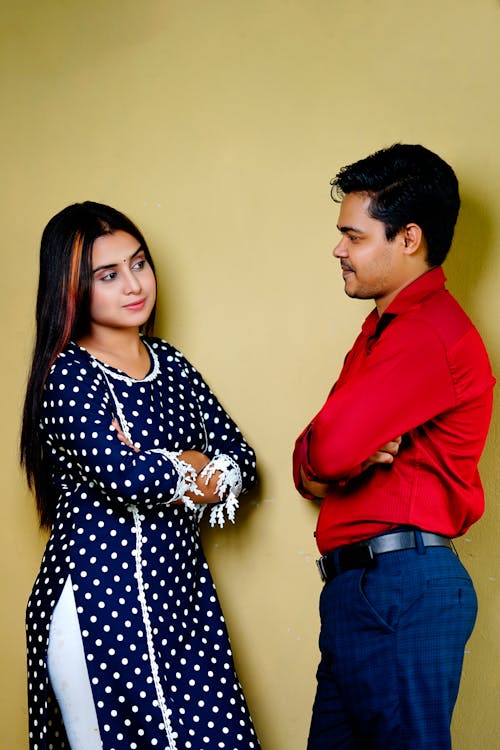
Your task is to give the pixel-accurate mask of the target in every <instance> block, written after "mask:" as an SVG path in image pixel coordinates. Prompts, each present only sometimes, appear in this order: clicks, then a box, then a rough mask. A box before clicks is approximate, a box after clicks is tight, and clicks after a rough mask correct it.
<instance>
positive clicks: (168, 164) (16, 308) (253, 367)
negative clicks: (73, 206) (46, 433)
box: [0, 0, 500, 750]
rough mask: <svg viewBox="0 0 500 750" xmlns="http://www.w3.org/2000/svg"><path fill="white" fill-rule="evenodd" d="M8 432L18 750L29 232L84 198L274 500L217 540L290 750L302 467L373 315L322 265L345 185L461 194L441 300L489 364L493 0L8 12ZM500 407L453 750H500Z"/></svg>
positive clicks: (301, 649) (241, 636) (244, 643)
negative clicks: (364, 161)
mask: <svg viewBox="0 0 500 750" xmlns="http://www.w3.org/2000/svg"><path fill="white" fill-rule="evenodd" d="M0 13H1V16H0V64H1V77H2V87H1V110H2V115H1V122H2V138H1V140H0V164H1V165H2V180H1V189H2V193H3V194H2V200H1V210H2V213H3V216H2V271H1V274H0V280H1V281H0V283H1V294H0V306H1V320H2V321H3V331H4V336H5V339H4V345H3V356H2V361H3V367H2V374H1V378H2V388H1V398H2V402H1V403H2V405H1V414H2V430H1V431H0V441H1V455H2V471H1V473H0V478H1V497H2V504H1V510H0V513H1V524H0V532H1V540H0V541H1V545H0V550H1V554H2V575H1V577H0V578H1V585H2V592H1V597H2V598H1V602H2V634H1V638H0V647H1V649H2V662H1V663H2V669H1V670H0V680H1V687H0V707H1V708H0V710H1V712H2V713H1V715H0V727H1V730H2V746H3V747H5V748H9V750H17V749H18V748H19V749H21V748H25V747H26V729H25V713H26V704H25V672H24V670H25V666H24V635H23V613H24V605H25V601H26V598H27V596H28V592H29V590H30V587H31V584H32V581H33V579H34V576H35V573H36V570H37V568H38V564H39V560H40V556H41V552H42V547H43V541H44V540H43V537H42V536H40V535H39V533H38V531H37V528H36V520H35V515H34V511H33V507H32V501H31V498H30V497H29V496H28V493H27V492H26V490H25V487H24V484H23V481H22V477H21V475H20V473H19V470H18V468H17V456H16V450H17V440H18V425H19V413H20V409H21V402H22V396H23V386H24V379H25V373H26V368H27V365H28V360H29V353H30V348H31V340H32V339H31V337H32V330H33V308H34V295H35V287H36V276H37V261H36V253H37V248H38V243H39V237H40V233H41V230H42V227H43V226H44V224H45V222H46V221H47V220H48V218H49V217H50V216H51V215H52V214H54V213H55V212H56V211H58V210H59V209H60V208H62V207H63V206H65V205H67V204H68V203H70V202H73V201H75V200H85V199H87V198H90V199H94V200H98V201H104V202H108V203H111V204H112V205H116V206H117V207H118V208H121V209H122V210H123V211H125V212H127V213H129V214H130V215H131V216H132V217H133V218H134V219H135V220H136V221H137V222H138V223H139V225H140V226H141V227H142V228H143V229H144V231H145V234H146V236H147V237H148V239H149V240H150V243H151V246H152V248H153V251H154V254H155V258H156V261H157V266H158V270H159V274H160V278H161V308H160V316H159V327H158V330H159V333H160V334H162V335H163V336H166V337H168V338H170V339H171V340H172V341H173V342H174V343H175V344H176V345H177V346H179V347H180V348H181V349H183V350H184V352H185V353H186V354H187V355H188V356H189V357H190V358H191V359H192V361H193V362H194V363H195V364H196V365H198V366H199V367H200V369H201V370H202V371H203V373H204V375H205V376H206V378H207V379H208V380H209V382H210V383H211V384H212V386H213V387H214V389H215V390H216V392H217V393H218V394H219V396H220V397H221V398H222V401H223V402H224V404H225V405H226V406H227V408H228V409H229V410H230V411H231V412H232V414H233V415H234V417H235V418H236V419H237V421H238V422H239V423H240V425H241V427H242V429H243V430H244V432H245V433H246V435H247V436H248V438H249V439H250V440H251V442H252V443H253V444H254V445H255V447H256V449H257V452H258V455H259V457H260V472H261V487H260V492H259V493H257V494H254V495H252V496H251V497H250V498H249V500H248V503H247V506H246V509H245V510H244V512H243V513H241V515H240V518H239V524H238V526H237V527H235V528H231V529H227V530H224V531H223V532H209V533H206V535H205V539H206V545H207V551H208V554H209V557H210V559H211V562H212V568H213V572H214V576H215V578H216V581H217V583H218V589H219V592H220V596H221V599H222V602H223V606H224V608H225V611H226V614H227V619H228V622H229V627H230V632H231V634H232V640H233V646H234V650H235V654H236V660H237V664H238V666H239V671H240V676H241V679H242V681H243V683H244V686H245V689H246V693H247V696H248V699H249V702H250V704H251V707H252V710H253V714H254V717H255V722H256V725H257V729H258V731H259V733H260V736H261V739H262V743H263V747H264V750H301V749H302V748H303V747H304V741H305V736H306V732H307V725H308V718H309V712H310V704H311V701H312V697H313V690H314V670H315V665H316V661H317V645H316V643H317V630H318V619H317V615H316V609H317V598H318V594H319V591H320V582H319V579H318V578H317V576H316V572H315V566H314V562H313V560H314V557H315V555H316V551H315V545H314V540H313V536H312V532H313V527H314V523H315V516H316V512H317V511H316V509H315V508H314V507H313V506H312V505H309V504H308V503H307V502H306V501H304V500H301V499H300V498H299V497H298V496H297V495H296V493H295V491H294V488H293V486H292V483H291V479H290V453H291V447H292V444H293V441H294V438H295V436H296V434H297V433H298V431H299V429H301V428H302V426H303V425H304V423H305V420H306V419H307V418H308V417H309V416H310V415H311V414H312V413H313V412H314V410H315V409H316V408H318V407H319V405H320V404H321V402H322V400H323V398H324V396H325V395H326V391H327V389H328V388H329V386H330V384H331V382H332V381H333V380H334V378H335V376H336V373H337V372H338V369H339V367H340V364H341V362H342V359H343V356H344V353H345V351H346V349H347V348H348V346H349V344H350V342H351V341H352V339H353V337H354V335H355V333H356V332H357V329H358V327H359V325H360V321H361V319H362V318H363V317H364V315H365V314H366V312H367V305H366V304H365V303H360V302H354V301H351V300H347V299H346V298H345V297H344V295H343V292H342V283H341V279H340V277H339V272H338V264H337V263H335V262H334V261H333V260H332V258H331V255H330V249H331V247H332V245H333V241H334V238H335V235H336V232H335V223H336V208H335V206H334V205H333V204H332V203H331V201H330V199H329V192H328V188H329V186H328V183H329V180H330V178H331V176H333V174H334V173H335V171H336V170H337V168H338V167H340V166H342V165H343V164H346V163H348V162H349V161H352V160H355V159H357V158H359V157H361V156H364V155H365V154H367V153H369V152H370V151H373V150H375V149H376V148H379V147H380V146H382V145H389V144H390V143H392V142H394V141H396V140H402V141H407V142H421V143H424V144H425V145H427V146H428V147H430V148H432V149H434V150H436V151H438V152H439V153H440V154H442V155H443V156H444V157H445V158H447V159H449V160H450V162H451V163H452V164H453V165H454V167H455V168H456V170H457V172H458V175H459V177H460V179H461V185H462V194H463V213H462V215H461V219H460V223H459V227H458V231H457V237H456V246H455V250H454V251H453V252H452V255H451V258H450V260H449V262H448V263H447V267H446V270H447V273H448V276H449V280H450V287H451V289H452V290H453V291H454V292H455V294H456V295H457V296H458V298H459V299H460V300H461V301H462V302H463V303H464V305H465V306H466V308H467V310H468V312H469V314H470V315H471V316H472V317H473V319H474V320H475V321H476V323H477V325H478V327H479V328H480V330H481V332H482V334H483V336H484V339H485V341H486V344H487V346H488V348H489V351H490V353H491V357H492V360H493V365H494V367H495V368H497V366H498V362H499V359H500V336H499V333H498V321H499V319H500V295H499V293H498V289H499V284H500V253H499V243H498V237H499V236H500V203H499V193H500V156H499V141H498V137H499V136H498V134H499V119H500V118H499V114H500V104H499V96H498V82H499V80H500V65H499V52H498V51H499V50H500V34H499V22H500V5H499V3H498V0H474V2H471V1H470V0H453V1H452V0H420V2H418V3H405V2H400V0H379V1H378V2H370V0H350V2H345V1H344V2H340V0H267V1H266V0H252V2H244V1H243V0H210V1H209V2H206V1H204V0H190V1H188V0H144V2H136V0H72V2H64V1H63V0H45V1H44V2H39V0H3V3H2V8H1V11H0ZM498 422H499V407H498V406H497V409H496V412H495V416H494V423H493V428H492V431H491V435H490V439H489V442H488V445H487V449H486V452H485V455H484V460H483V462H482V468H483V477H484V482H485V487H486V493H487V504H488V509H487V512H486V515H485V516H484V519H483V520H482V521H480V522H479V523H478V524H477V526H476V527H475V528H474V529H473V530H471V532H470V533H469V534H467V538H466V539H465V540H461V541H460V542H459V545H458V546H459V549H460V552H461V554H462V556H463V559H464V561H465V563H466V565H467V566H468V568H469V570H470V571H471V573H472V575H473V578H474V580H475V583H476V586H477V590H478V594H479V599H480V615H479V620H478V623H477V626H476V630H475V633H474V635H473V638H472V640H471V642H470V645H469V648H468V652H467V655H466V659H465V671H464V679H463V685H462V692H461V695H460V698H459V703H458V706H457V710H456V715H455V719H454V735H455V741H456V743H455V747H456V750H471V748H479V747H480V748H482V749H483V750H496V749H497V748H498V747H500V726H499V722H498V705H499V700H500V668H499V665H500V636H499V633H500V582H499V576H500V571H499V546H498V528H499V521H500V511H499V508H498V503H497V495H498V492H497V489H498V485H499V479H500V476H499V468H498V461H497V460H496V458H497V453H498V437H497V432H498Z"/></svg>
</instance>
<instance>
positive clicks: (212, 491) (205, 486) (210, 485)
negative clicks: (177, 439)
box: [179, 451, 220, 505]
mask: <svg viewBox="0 0 500 750" xmlns="http://www.w3.org/2000/svg"><path fill="white" fill-rule="evenodd" d="M179 458H180V459H181V461H185V462H186V463H188V464H190V465H191V466H192V467H193V469H194V470H195V472H196V486H197V488H198V489H199V490H200V492H202V493H203V494H202V495H197V494H196V493H194V492H186V495H187V496H188V497H189V498H190V499H191V500H192V501H193V502H194V503H210V504H212V505H215V504H216V503H220V497H219V495H218V494H217V493H216V489H217V482H218V480H219V477H220V471H215V472H214V473H213V475H212V476H211V477H210V478H209V479H208V478H205V477H202V476H200V474H201V472H202V471H203V469H204V468H205V466H206V465H207V464H208V463H209V462H210V459H209V458H208V456H206V455H205V454H204V453H201V452H200V451H182V453H181V454H180V456H179Z"/></svg>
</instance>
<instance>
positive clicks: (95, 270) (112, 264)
mask: <svg viewBox="0 0 500 750" xmlns="http://www.w3.org/2000/svg"><path fill="white" fill-rule="evenodd" d="M143 251H144V248H143V246H142V245H139V247H138V248H137V250H136V251H135V253H132V255H130V256H129V257H128V258H127V260H128V261H131V260H133V259H134V258H135V256H136V255H138V254H139V253H140V252H143ZM117 265H118V263H109V264H108V265H107V266H97V268H93V269H92V273H97V272H98V271H105V270H107V269H108V268H116V266H117Z"/></svg>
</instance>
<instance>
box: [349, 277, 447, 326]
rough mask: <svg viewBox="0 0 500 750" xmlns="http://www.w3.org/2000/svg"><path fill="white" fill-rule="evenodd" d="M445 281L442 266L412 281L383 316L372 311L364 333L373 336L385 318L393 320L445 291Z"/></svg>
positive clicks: (375, 310) (365, 324)
mask: <svg viewBox="0 0 500 750" xmlns="http://www.w3.org/2000/svg"><path fill="white" fill-rule="evenodd" d="M445 281H446V276H445V275H444V271H443V269H442V268H441V266H436V268H431V269H430V270H429V271H426V272H425V273H423V274H422V276H419V277H418V278H417V279H415V281H412V282H411V284H408V286H405V288H404V289H402V290H401V291H400V292H399V294H398V295H397V297H395V298H394V299H393V300H392V302H391V304H390V305H389V307H388V308H387V309H386V310H384V312H383V313H382V315H381V316H379V314H378V312H377V308H375V309H374V310H372V311H371V313H370V314H369V315H368V317H367V318H366V320H365V322H364V323H363V332H364V333H366V334H367V335H369V336H370V335H372V334H373V333H374V331H375V329H376V328H377V326H378V324H379V322H380V321H381V320H383V319H384V318H385V316H390V317H391V318H392V317H394V316H395V315H400V314H401V313H405V312H407V311H408V310H410V309H411V308H412V307H413V306H414V305H415V304H416V303H417V302H421V301H422V300H423V299H425V297H428V296H429V295H430V294H434V293H435V292H437V291H439V290H440V289H444V284H445ZM385 324H387V320H386V321H385ZM384 327H385V325H384Z"/></svg>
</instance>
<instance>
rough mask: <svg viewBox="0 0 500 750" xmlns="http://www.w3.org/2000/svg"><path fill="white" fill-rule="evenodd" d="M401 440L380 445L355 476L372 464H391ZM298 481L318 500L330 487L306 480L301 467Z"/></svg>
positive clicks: (399, 438) (326, 483) (322, 483)
mask: <svg viewBox="0 0 500 750" xmlns="http://www.w3.org/2000/svg"><path fill="white" fill-rule="evenodd" d="M401 440H402V438H401V435H400V436H399V437H397V438H394V440H389V441H388V442H387V443H385V444H384V445H382V446H381V447H380V448H379V449H378V450H377V451H375V453H374V454H373V455H371V456H370V457H369V458H367V459H366V461H363V463H362V464H361V466H360V468H359V470H358V473H357V474H356V475H355V476H359V474H362V473H363V472H364V471H366V470H367V469H369V468H370V466H373V465H374V464H392V462H393V461H394V458H395V456H397V455H398V452H399V446H400V445H401ZM300 481H301V483H302V486H303V488H304V489H305V490H306V491H307V492H310V493H311V495H314V497H319V498H323V497H325V496H326V494H327V492H328V488H329V486H330V485H329V483H328V482H315V481H314V480H312V479H307V477H306V475H305V474H304V470H303V469H302V467H300Z"/></svg>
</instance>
